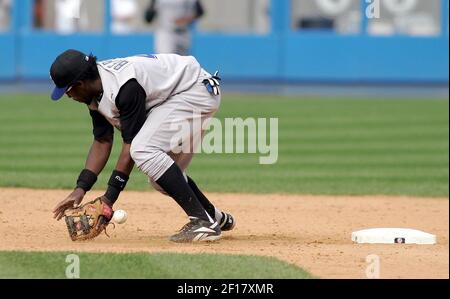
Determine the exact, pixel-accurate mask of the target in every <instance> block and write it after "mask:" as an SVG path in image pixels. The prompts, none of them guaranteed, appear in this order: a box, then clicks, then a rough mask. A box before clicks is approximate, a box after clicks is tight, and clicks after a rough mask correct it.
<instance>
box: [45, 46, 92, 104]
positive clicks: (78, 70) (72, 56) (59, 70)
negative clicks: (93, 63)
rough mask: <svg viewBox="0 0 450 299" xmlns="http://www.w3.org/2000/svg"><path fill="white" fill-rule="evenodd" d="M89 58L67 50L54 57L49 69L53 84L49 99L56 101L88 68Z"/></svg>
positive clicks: (80, 53)
mask: <svg viewBox="0 0 450 299" xmlns="http://www.w3.org/2000/svg"><path fill="white" fill-rule="evenodd" d="M90 59H91V57H90V56H88V55H86V54H84V53H82V52H80V51H77V50H72V49H71V50H67V51H65V52H64V53H62V54H60V55H59V56H58V57H56V59H55V61H54V62H53V64H52V66H51V68H50V77H51V78H52V80H53V82H54V83H55V85H56V86H55V88H54V89H53V92H52V95H51V98H52V100H53V101H57V100H59V99H61V98H62V97H63V95H64V94H65V93H66V91H67V89H69V87H70V86H71V85H73V84H74V83H75V82H76V81H77V80H78V78H80V76H81V75H82V74H83V73H84V72H86V71H87V70H88V68H89V65H90V63H89V60H90Z"/></svg>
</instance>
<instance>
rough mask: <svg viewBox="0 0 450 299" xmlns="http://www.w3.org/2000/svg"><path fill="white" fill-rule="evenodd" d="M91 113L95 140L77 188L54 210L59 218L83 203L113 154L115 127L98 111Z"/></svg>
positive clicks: (90, 111)
mask: <svg viewBox="0 0 450 299" xmlns="http://www.w3.org/2000/svg"><path fill="white" fill-rule="evenodd" d="M89 114H90V115H91V118H92V125H93V134H94V141H93V143H92V146H91V148H90V150H89V154H88V156H87V159H86V163H85V167H84V169H83V170H82V171H81V172H80V175H79V176H78V179H77V183H76V187H75V189H74V190H73V191H72V193H70V194H69V196H67V197H66V198H65V199H64V200H63V201H61V202H59V203H58V205H57V206H56V207H55V209H54V210H53V213H54V218H56V219H57V220H59V219H61V218H62V217H63V216H64V211H65V210H66V209H68V208H72V207H74V206H78V205H79V204H80V203H81V201H82V200H83V197H84V195H85V194H86V192H88V191H89V190H90V189H91V188H92V186H93V185H94V184H95V182H96V181H97V176H98V175H99V174H100V172H101V171H102V170H103V168H104V167H105V165H106V163H107V162H108V159H109V156H110V154H111V149H112V144H113V136H114V128H113V127H112V125H111V124H110V123H109V122H108V121H107V120H106V119H105V118H104V117H103V116H102V115H101V114H100V113H99V112H98V111H93V110H89Z"/></svg>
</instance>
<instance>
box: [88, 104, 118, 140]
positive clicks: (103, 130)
mask: <svg viewBox="0 0 450 299" xmlns="http://www.w3.org/2000/svg"><path fill="white" fill-rule="evenodd" d="M89 114H90V115H91V118H92V127H93V129H92V133H93V134H94V139H95V140H97V141H102V140H105V139H107V140H110V139H112V137H113V135H114V128H113V126H112V125H111V124H110V123H109V122H108V121H107V120H106V118H105V117H104V116H103V115H101V114H100V112H98V111H96V110H91V109H89Z"/></svg>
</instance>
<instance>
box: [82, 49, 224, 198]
mask: <svg viewBox="0 0 450 299" xmlns="http://www.w3.org/2000/svg"><path fill="white" fill-rule="evenodd" d="M98 70H99V74H100V78H101V81H102V85H103V95H102V98H101V99H100V101H98V102H97V101H94V102H93V103H92V104H91V105H90V106H89V109H90V110H91V111H97V112H99V113H100V114H101V115H103V116H104V118H105V119H106V120H108V122H109V123H110V124H112V125H113V126H115V127H116V128H118V129H119V130H122V124H121V121H120V115H119V112H120V110H121V109H122V108H121V107H124V106H126V105H127V103H125V104H124V103H120V105H119V104H118V102H117V100H118V95H119V93H122V92H123V90H122V87H124V86H129V85H130V84H135V86H137V88H138V89H141V90H142V95H143V97H145V100H144V101H145V103H143V104H142V110H144V109H145V112H144V113H145V114H144V115H145V119H143V120H138V121H134V120H133V121H132V122H130V123H131V125H130V124H127V130H128V131H130V130H129V129H128V128H129V127H133V126H134V129H132V131H134V133H133V132H132V133H131V135H130V133H127V132H123V130H122V136H123V137H124V141H125V142H131V149H130V154H131V157H132V158H133V160H134V162H135V163H136V165H137V167H138V168H139V169H140V170H141V171H143V172H144V173H145V174H147V175H148V177H149V180H150V182H152V184H153V185H154V186H155V188H156V189H157V190H159V191H162V190H161V188H159V187H158V186H157V185H156V184H155V183H154V182H155V181H157V180H158V179H159V178H160V177H161V175H162V174H164V172H165V171H166V170H167V169H168V168H169V167H170V166H171V165H172V164H173V163H174V161H175V162H176V163H177V164H178V166H179V167H180V168H181V169H182V170H183V171H184V170H186V168H187V167H188V165H189V163H190V161H191V159H192V155H193V149H194V148H195V146H196V145H197V143H198V141H200V140H201V135H202V134H201V130H200V131H193V130H188V131H186V130H185V131H180V128H181V125H183V124H186V123H188V124H190V127H191V128H192V124H193V122H194V121H195V120H199V121H200V122H201V123H202V124H203V123H204V122H205V121H207V120H208V119H209V118H211V117H212V116H213V115H214V113H215V112H216V111H217V109H218V107H219V105H220V95H219V94H218V92H217V93H216V94H217V95H215V94H214V93H210V92H209V91H208V89H207V88H206V86H205V84H204V83H203V81H204V80H205V79H209V78H211V77H212V76H211V75H210V74H209V73H208V72H206V71H205V70H204V69H202V67H201V66H200V64H199V63H198V62H197V60H196V59H195V58H194V57H192V56H179V55H175V54H158V55H143V56H133V57H126V58H117V59H112V60H107V61H101V62H99V63H98ZM217 88H218V87H217ZM216 91H218V89H217V90H216ZM120 98H122V100H121V101H125V102H126V101H128V98H126V96H124V95H123V94H122V95H121V96H120ZM129 101H132V97H130V100H129ZM118 106H120V107H118ZM136 107H137V106H136ZM144 107H145V108H144ZM127 109H128V108H127ZM136 109H137V108H136ZM135 114H139V113H135ZM122 119H123V115H122ZM136 124H138V125H136ZM136 126H137V127H136ZM94 130H95V128H94ZM124 134H125V135H126V134H128V136H125V135H124ZM174 140H175V141H177V143H174ZM178 140H181V143H185V142H187V141H189V142H190V144H191V145H192V146H191V149H190V151H189V152H185V150H183V152H179V144H178Z"/></svg>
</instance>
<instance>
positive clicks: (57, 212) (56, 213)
mask: <svg viewBox="0 0 450 299" xmlns="http://www.w3.org/2000/svg"><path fill="white" fill-rule="evenodd" d="M85 194H86V192H84V190H83V189H81V188H76V189H75V190H73V192H72V193H70V194H69V196H67V197H66V198H65V199H64V200H63V201H61V202H59V203H58V204H57V205H56V207H55V208H54V209H53V218H56V220H59V219H61V218H62V217H63V216H64V212H65V211H66V210H67V209H69V208H74V207H77V206H78V205H80V203H81V201H82V200H83V197H84V195H85Z"/></svg>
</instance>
